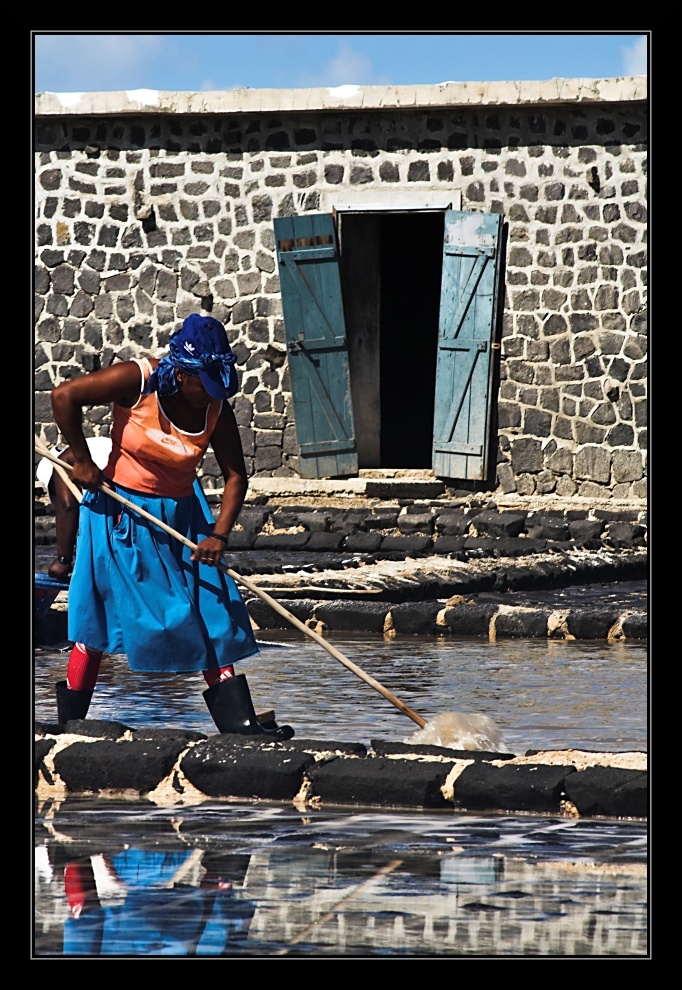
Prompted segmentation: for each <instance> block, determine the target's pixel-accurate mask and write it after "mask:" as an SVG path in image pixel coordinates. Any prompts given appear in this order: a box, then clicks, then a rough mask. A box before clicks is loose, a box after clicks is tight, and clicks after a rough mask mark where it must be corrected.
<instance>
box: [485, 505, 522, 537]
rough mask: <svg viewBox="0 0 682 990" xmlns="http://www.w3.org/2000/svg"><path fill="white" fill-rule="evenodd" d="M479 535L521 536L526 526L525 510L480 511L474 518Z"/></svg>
mask: <svg viewBox="0 0 682 990" xmlns="http://www.w3.org/2000/svg"><path fill="white" fill-rule="evenodd" d="M474 526H475V527H476V532H477V533H478V535H479V536H497V537H500V536H511V537H514V536H519V534H520V533H523V531H524V529H525V526H526V513H525V512H489V511H484V512H479V513H478V515H477V516H476V518H475V519H474Z"/></svg>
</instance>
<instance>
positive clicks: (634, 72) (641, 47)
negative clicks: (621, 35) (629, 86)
mask: <svg viewBox="0 0 682 990" xmlns="http://www.w3.org/2000/svg"><path fill="white" fill-rule="evenodd" d="M621 51H622V53H623V73H624V75H626V76H646V75H648V58H647V55H648V52H647V39H646V37H644V36H643V37H641V38H635V40H634V41H633V42H632V44H631V45H627V46H626V47H624V48H622V49H621Z"/></svg>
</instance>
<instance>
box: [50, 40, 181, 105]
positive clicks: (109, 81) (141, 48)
mask: <svg viewBox="0 0 682 990" xmlns="http://www.w3.org/2000/svg"><path fill="white" fill-rule="evenodd" d="M34 41H35V57H34V63H35V70H36V88H37V89H38V91H39V92H40V91H43V90H47V91H49V92H70V91H72V90H80V91H84V92H96V91H98V90H117V89H120V90H127V89H133V88H135V87H136V86H138V87H140V88H142V86H143V85H144V83H145V82H147V81H148V80H147V78H146V73H147V68H148V66H149V65H150V63H151V62H152V60H154V59H158V58H160V57H161V55H162V53H163V51H164V49H165V47H166V40H165V38H164V37H162V36H159V35H144V34H71V35H64V34H55V35H49V34H36V35H35V36H34Z"/></svg>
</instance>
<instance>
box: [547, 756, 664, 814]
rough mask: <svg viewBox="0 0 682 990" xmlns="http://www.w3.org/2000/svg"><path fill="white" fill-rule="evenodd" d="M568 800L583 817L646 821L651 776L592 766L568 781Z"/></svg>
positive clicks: (633, 771) (636, 771)
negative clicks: (602, 816)
mask: <svg viewBox="0 0 682 990" xmlns="http://www.w3.org/2000/svg"><path fill="white" fill-rule="evenodd" d="M566 797H567V798H568V800H569V801H571V802H572V803H573V804H574V805H575V806H576V808H577V809H578V811H579V812H580V814H581V815H611V816H614V817H617V818H646V817H647V815H648V811H649V775H648V773H647V771H646V770H628V769H625V768H620V767H588V768H587V769H586V770H581V771H580V772H579V773H575V774H571V776H570V777H567V778H566Z"/></svg>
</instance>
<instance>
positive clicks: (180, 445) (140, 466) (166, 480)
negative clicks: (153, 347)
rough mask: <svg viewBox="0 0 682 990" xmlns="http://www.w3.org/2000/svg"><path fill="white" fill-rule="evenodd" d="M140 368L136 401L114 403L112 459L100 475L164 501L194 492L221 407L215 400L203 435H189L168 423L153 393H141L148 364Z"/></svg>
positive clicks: (148, 369) (150, 371)
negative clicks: (193, 488)
mask: <svg viewBox="0 0 682 990" xmlns="http://www.w3.org/2000/svg"><path fill="white" fill-rule="evenodd" d="M136 364H138V365H139V366H140V397H139V399H138V400H137V402H136V403H135V405H134V406H132V407H131V408H130V409H126V408H124V407H123V406H120V405H118V403H116V402H115V403H114V406H113V423H112V426H111V455H110V457H109V461H108V463H107V466H106V468H105V469H104V474H105V475H106V477H107V478H110V479H111V481H114V482H115V483H116V484H117V485H123V487H124V488H132V489H133V490H134V491H139V492H149V493H150V494H152V495H162V496H165V497H168V498H184V497H185V496H186V495H191V494H192V486H193V484H194V480H195V478H196V470H197V467H198V465H199V463H200V462H201V460H202V458H203V456H204V454H205V453H206V450H207V448H208V443H209V440H210V438H211V434H212V433H213V430H214V428H215V425H216V423H217V421H218V417H219V416H220V411H221V409H222V407H223V402H222V400H221V399H214V400H213V401H212V402H211V404H210V405H209V406H208V407H207V409H206V421H205V423H204V428H203V430H202V431H201V433H187V432H186V431H185V430H181V429H179V428H178V427H177V426H176V425H175V424H174V423H172V422H171V421H170V419H168V417H167V416H166V414H165V413H164V411H163V409H162V408H161V403H160V402H159V396H158V393H157V392H152V393H150V394H149V395H142V394H141V393H142V389H143V388H144V386H145V385H146V383H147V381H148V380H149V376H150V375H151V373H152V366H151V365H150V363H149V361H148V360H147V359H146V358H144V359H143V360H142V361H137V360H136Z"/></svg>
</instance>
